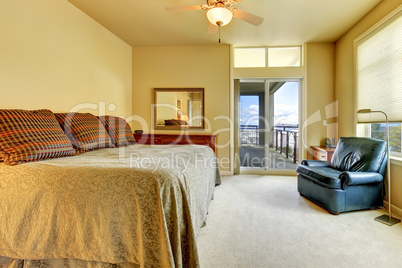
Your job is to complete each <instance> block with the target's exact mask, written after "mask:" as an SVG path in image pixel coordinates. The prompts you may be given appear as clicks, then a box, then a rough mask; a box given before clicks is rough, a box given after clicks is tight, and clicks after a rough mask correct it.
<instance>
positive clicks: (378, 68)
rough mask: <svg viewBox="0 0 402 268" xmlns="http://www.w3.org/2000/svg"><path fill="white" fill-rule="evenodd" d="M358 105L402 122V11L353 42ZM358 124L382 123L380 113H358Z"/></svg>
mask: <svg viewBox="0 0 402 268" xmlns="http://www.w3.org/2000/svg"><path fill="white" fill-rule="evenodd" d="M356 52H357V54H356V56H357V57H356V60H357V64H356V79H357V106H358V110H359V109H371V110H372V111H383V112H385V113H386V114H387V115H388V120H389V121H390V122H402V11H399V12H398V13H397V14H396V15H394V16H393V17H392V18H391V19H389V20H388V21H387V22H385V23H383V24H382V25H381V26H380V27H377V28H376V29H375V30H374V31H372V32H371V33H370V34H368V35H367V36H365V37H363V38H362V39H361V40H359V41H357V43H356ZM357 121H358V122H359V123H370V122H371V123H372V122H384V121H385V120H384V115H382V114H379V113H370V114H358V118H357Z"/></svg>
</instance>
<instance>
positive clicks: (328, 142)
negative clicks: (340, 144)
mask: <svg viewBox="0 0 402 268" xmlns="http://www.w3.org/2000/svg"><path fill="white" fill-rule="evenodd" d="M324 146H325V147H331V140H330V139H329V138H325V140H324Z"/></svg>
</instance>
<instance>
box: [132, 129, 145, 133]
mask: <svg viewBox="0 0 402 268" xmlns="http://www.w3.org/2000/svg"><path fill="white" fill-rule="evenodd" d="M142 132H144V131H143V130H141V129H137V130H134V133H135V134H142Z"/></svg>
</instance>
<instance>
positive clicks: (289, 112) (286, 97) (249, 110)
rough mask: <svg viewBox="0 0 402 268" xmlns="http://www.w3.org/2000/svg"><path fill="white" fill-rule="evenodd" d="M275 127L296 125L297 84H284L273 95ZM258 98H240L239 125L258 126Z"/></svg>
mask: <svg viewBox="0 0 402 268" xmlns="http://www.w3.org/2000/svg"><path fill="white" fill-rule="evenodd" d="M274 96H275V99H274V102H275V105H274V110H275V111H274V118H275V125H279V124H297V123H298V82H286V83H285V84H284V85H283V86H282V87H281V88H280V89H279V90H278V91H276V92H275V94H274ZM258 110H259V106H258V96H240V124H241V125H258Z"/></svg>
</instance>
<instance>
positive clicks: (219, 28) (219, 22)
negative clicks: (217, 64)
mask: <svg viewBox="0 0 402 268" xmlns="http://www.w3.org/2000/svg"><path fill="white" fill-rule="evenodd" d="M222 24H223V22H222V21H217V22H216V25H218V31H219V44H220V43H221V26H222Z"/></svg>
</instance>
